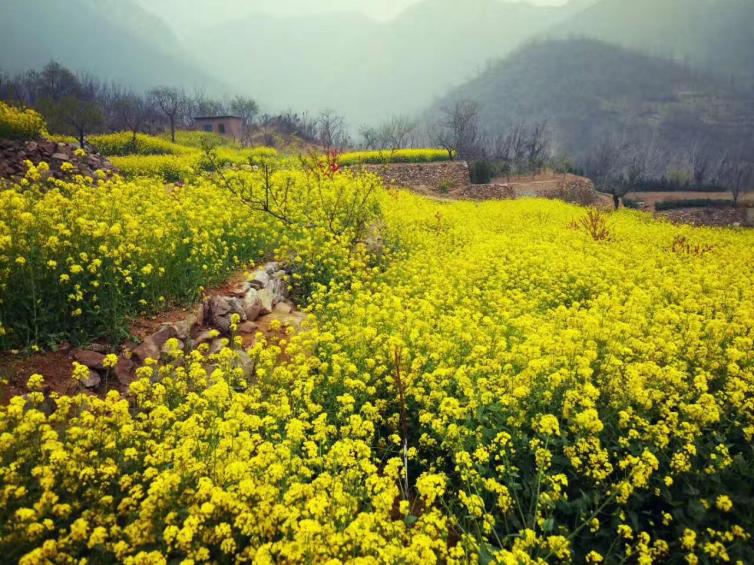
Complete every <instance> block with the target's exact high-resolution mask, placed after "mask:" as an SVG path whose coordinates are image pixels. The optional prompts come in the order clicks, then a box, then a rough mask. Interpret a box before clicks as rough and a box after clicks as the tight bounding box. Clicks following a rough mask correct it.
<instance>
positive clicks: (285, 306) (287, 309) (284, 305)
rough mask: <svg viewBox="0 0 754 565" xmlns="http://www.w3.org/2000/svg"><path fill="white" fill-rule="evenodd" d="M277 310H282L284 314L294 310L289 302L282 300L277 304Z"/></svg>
mask: <svg viewBox="0 0 754 565" xmlns="http://www.w3.org/2000/svg"><path fill="white" fill-rule="evenodd" d="M274 311H275V312H280V313H282V314H290V313H291V312H293V306H292V305H291V304H290V303H288V302H280V303H279V304H278V305H277V306H275V310H274Z"/></svg>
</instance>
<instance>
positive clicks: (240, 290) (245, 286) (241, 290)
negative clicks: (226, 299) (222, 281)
mask: <svg viewBox="0 0 754 565" xmlns="http://www.w3.org/2000/svg"><path fill="white" fill-rule="evenodd" d="M251 288H252V287H251V283H249V282H242V283H241V284H239V285H238V286H236V287H235V288H234V289H233V290H231V291H230V294H231V296H235V297H236V298H241V299H243V297H244V296H245V295H246V293H247V292H248V291H249V289H251Z"/></svg>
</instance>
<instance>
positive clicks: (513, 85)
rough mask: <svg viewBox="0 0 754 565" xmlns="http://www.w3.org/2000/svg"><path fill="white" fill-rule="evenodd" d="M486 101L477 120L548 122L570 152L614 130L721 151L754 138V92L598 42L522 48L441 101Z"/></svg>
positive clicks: (496, 126) (488, 123) (504, 124)
mask: <svg viewBox="0 0 754 565" xmlns="http://www.w3.org/2000/svg"><path fill="white" fill-rule="evenodd" d="M459 99H470V100H474V101H476V102H478V103H479V104H480V106H481V120H480V122H481V123H482V124H484V125H485V127H486V128H488V129H489V130H492V131H505V130H506V129H509V128H510V127H512V126H514V125H516V124H518V123H520V122H522V121H524V122H528V123H533V122H536V121H547V122H548V123H549V124H550V126H551V128H552V130H553V134H554V137H555V142H556V144H557V146H558V147H559V149H561V150H563V151H564V152H566V153H567V154H568V155H580V154H584V153H587V152H589V151H590V150H592V149H593V148H594V147H595V145H596V144H598V143H600V141H601V140H602V139H603V138H604V137H605V136H606V135H609V134H626V135H627V136H629V137H637V138H638V137H642V138H644V139H647V138H649V137H652V136H656V137H657V138H658V139H660V140H662V141H663V142H665V143H666V144H668V145H670V146H672V145H679V146H682V145H687V144H688V143H690V142H692V141H693V140H694V139H704V141H705V143H706V144H708V145H709V146H710V147H716V148H718V149H720V150H722V149H724V148H729V147H731V146H734V145H736V144H739V143H741V142H743V141H745V140H746V139H749V140H750V139H752V137H753V136H754V98H752V96H751V95H750V94H749V93H748V92H746V91H745V90H743V89H740V90H739V89H735V88H731V87H730V86H729V85H728V84H727V83H725V82H722V83H721V82H718V81H715V80H714V78H713V77H711V76H710V75H708V74H705V73H702V72H700V71H695V70H689V69H688V68H685V67H684V66H682V65H679V64H677V63H675V62H673V61H670V60H663V59H658V58H653V57H651V56H648V55H644V54H641V53H638V52H634V51H630V50H626V49H623V48H620V47H615V46H612V45H608V44H606V43H603V42H600V41H597V40H587V39H572V40H548V41H542V42H537V43H533V44H530V45H528V46H526V47H523V48H521V49H519V50H518V51H517V52H516V53H514V54H512V55H511V56H509V57H508V58H506V59H505V60H503V61H500V62H499V63H497V64H496V65H495V66H493V67H492V68H490V69H489V70H487V71H486V72H484V73H482V74H481V75H480V76H478V77H477V78H475V79H473V80H471V81H469V82H468V83H466V84H464V85H463V86H461V87H459V88H457V89H455V90H454V91H452V92H451V93H450V94H449V95H448V96H447V97H445V98H443V99H442V100H440V101H438V102H437V103H436V104H435V105H434V106H433V107H432V109H431V111H430V115H439V113H440V111H441V108H442V107H445V106H448V105H450V104H451V103H452V102H453V101H454V100H459Z"/></svg>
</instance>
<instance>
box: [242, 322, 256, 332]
mask: <svg viewBox="0 0 754 565" xmlns="http://www.w3.org/2000/svg"><path fill="white" fill-rule="evenodd" d="M258 329H259V326H258V325H256V324H255V323H254V322H244V323H243V324H241V325H240V326H238V333H240V334H255V333H257V330H258Z"/></svg>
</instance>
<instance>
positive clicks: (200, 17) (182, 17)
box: [137, 0, 568, 33]
mask: <svg viewBox="0 0 754 565" xmlns="http://www.w3.org/2000/svg"><path fill="white" fill-rule="evenodd" d="M137 1H138V2H139V3H140V4H141V5H142V6H144V7H145V8H147V9H148V10H149V11H151V12H154V13H155V14H157V15H159V16H160V17H162V18H163V19H164V20H165V21H166V22H167V23H168V24H170V25H171V27H173V28H174V29H176V31H178V32H179V33H180V32H183V31H185V30H186V29H188V28H195V27H204V26H207V25H211V24H212V23H219V22H221V21H224V20H226V19H227V15H228V14H236V15H246V14H250V13H254V12H263V13H267V14H270V15H274V16H297V15H298V16H303V15H310V14H322V13H326V12H334V11H337V12H343V11H349V12H360V13H362V14H365V15H368V16H370V17H372V18H375V19H378V20H383V21H384V20H389V19H391V18H393V17H395V16H396V15H398V14H399V13H400V12H402V11H403V10H405V9H406V8H408V7H409V6H411V5H412V4H416V3H418V2H422V1H426V0H137ZM446 1H447V0H446ZM454 1H456V2H459V3H465V2H468V1H470V0H454ZM500 1H501V2H506V1H510V2H516V1H523V2H529V3H530V4H537V5H550V6H557V5H563V4H566V3H567V2H568V0H500Z"/></svg>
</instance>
